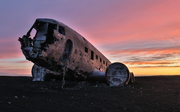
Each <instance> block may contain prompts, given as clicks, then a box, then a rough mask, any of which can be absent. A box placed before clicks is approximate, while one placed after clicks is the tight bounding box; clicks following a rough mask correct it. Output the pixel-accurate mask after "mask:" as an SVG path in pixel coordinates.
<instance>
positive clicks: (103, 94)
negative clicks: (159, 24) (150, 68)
mask: <svg viewBox="0 0 180 112" xmlns="http://www.w3.org/2000/svg"><path fill="white" fill-rule="evenodd" d="M49 111H53V112H55V111H56V112H60V111H63V112H99V111H108V112H114V111H118V112H119V111H129V112H130V111H131V112H132V111H135V112H141V111H143V112H144V111H147V112H152V111H153V112H159V111H162V112H164V111H168V112H169V111H171V112H172V111H173V112H176V111H177V112H179V111H180V75H179V76H144V77H135V83H134V84H129V85H126V86H124V87H108V86H106V84H105V83H97V82H86V81H82V82H78V81H77V82H75V81H66V84H65V86H64V89H62V88H61V81H60V80H53V81H49V82H32V77H12V76H1V77H0V112H49Z"/></svg>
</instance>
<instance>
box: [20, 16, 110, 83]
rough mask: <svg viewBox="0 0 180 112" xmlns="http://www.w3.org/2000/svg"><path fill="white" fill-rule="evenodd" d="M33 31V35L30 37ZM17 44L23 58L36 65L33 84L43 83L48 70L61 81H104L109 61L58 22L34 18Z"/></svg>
mask: <svg viewBox="0 0 180 112" xmlns="http://www.w3.org/2000/svg"><path fill="white" fill-rule="evenodd" d="M33 29H35V30H36V35H35V36H34V37H31V36H30V35H31V32H32V30H33ZM19 41H20V43H21V49H22V52H23V54H24V55H25V57H26V59H27V60H29V61H32V62H33V63H34V64H35V66H34V68H32V72H33V73H32V75H33V77H34V79H33V81H44V77H45V76H46V74H48V73H47V72H48V71H51V73H52V72H54V73H55V74H58V75H59V74H61V75H63V79H64V77H65V75H69V77H73V78H74V79H83V80H88V79H87V78H89V79H93V80H101V79H102V80H104V81H107V80H106V78H105V71H106V68H107V67H108V66H109V65H110V64H111V62H110V61H109V60H108V59H107V58H106V57H105V56H104V55H103V54H102V53H101V52H99V51H98V50H97V49H96V48H95V47H94V46H93V45H92V44H91V43H90V42H88V41H87V40H86V39H85V38H84V37H82V36H81V35H80V34H78V33H77V32H76V31H74V30H72V29H71V28H69V27H68V26H66V25H65V24H63V23H61V22H58V21H55V20H53V19H36V21H35V23H34V24H33V26H32V27H31V28H30V30H29V31H28V32H27V34H26V35H24V36H23V37H22V38H19ZM38 70H39V71H38ZM40 74H41V75H40ZM107 82H108V81H107Z"/></svg>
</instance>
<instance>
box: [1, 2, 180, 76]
mask: <svg viewBox="0 0 180 112" xmlns="http://www.w3.org/2000/svg"><path fill="white" fill-rule="evenodd" d="M0 15H1V16H0V75H17V76H24V75H25V76H31V68H32V65H33V64H32V63H31V62H29V61H27V60H26V59H25V57H24V55H23V54H22V52H21V49H20V43H19V41H18V37H22V36H23V35H24V34H26V33H27V31H28V30H29V29H30V27H31V26H32V24H33V23H34V21H35V19H36V18H52V19H55V20H58V21H60V22H62V23H64V24H66V25H67V26H69V27H71V28H72V29H74V30H75V31H77V32H78V33H79V34H81V35H82V36H84V37H85V38H86V39H87V40H88V41H89V42H91V43H92V44H93V45H94V46H95V47H96V48H97V49H99V51H101V52H102V53H103V54H104V55H105V56H106V57H107V58H108V59H109V60H110V61H111V62H122V63H124V64H126V65H127V67H128V68H129V69H130V71H131V72H134V74H135V76H138V75H180V0H29V1H27V0H1V1H0Z"/></svg>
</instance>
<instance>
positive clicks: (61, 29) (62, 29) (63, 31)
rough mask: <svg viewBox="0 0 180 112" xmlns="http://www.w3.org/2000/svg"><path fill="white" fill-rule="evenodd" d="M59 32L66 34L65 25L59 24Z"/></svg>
mask: <svg viewBox="0 0 180 112" xmlns="http://www.w3.org/2000/svg"><path fill="white" fill-rule="evenodd" d="M59 33H61V34H63V35H65V30H64V28H63V27H61V26H59Z"/></svg>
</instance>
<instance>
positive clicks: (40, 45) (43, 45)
mask: <svg viewBox="0 0 180 112" xmlns="http://www.w3.org/2000/svg"><path fill="white" fill-rule="evenodd" d="M55 30H58V29H57V24H56V23H53V22H51V21H49V22H47V21H43V20H38V19H37V20H36V21H35V23H34V24H33V26H32V27H31V28H30V30H29V31H28V32H27V34H26V35H24V36H23V37H22V38H19V39H18V40H19V41H20V43H21V49H22V52H23V54H24V55H25V57H26V59H28V60H30V61H32V62H34V63H37V62H39V59H40V60H41V61H40V62H39V63H44V62H43V59H42V58H44V57H43V56H42V51H45V52H46V51H47V49H48V48H49V45H50V44H53V43H55V42H56V41H58V39H57V38H56V36H54V31H55ZM33 34H34V36H33V37H32V36H31V35H33ZM37 59H38V61H37Z"/></svg>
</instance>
